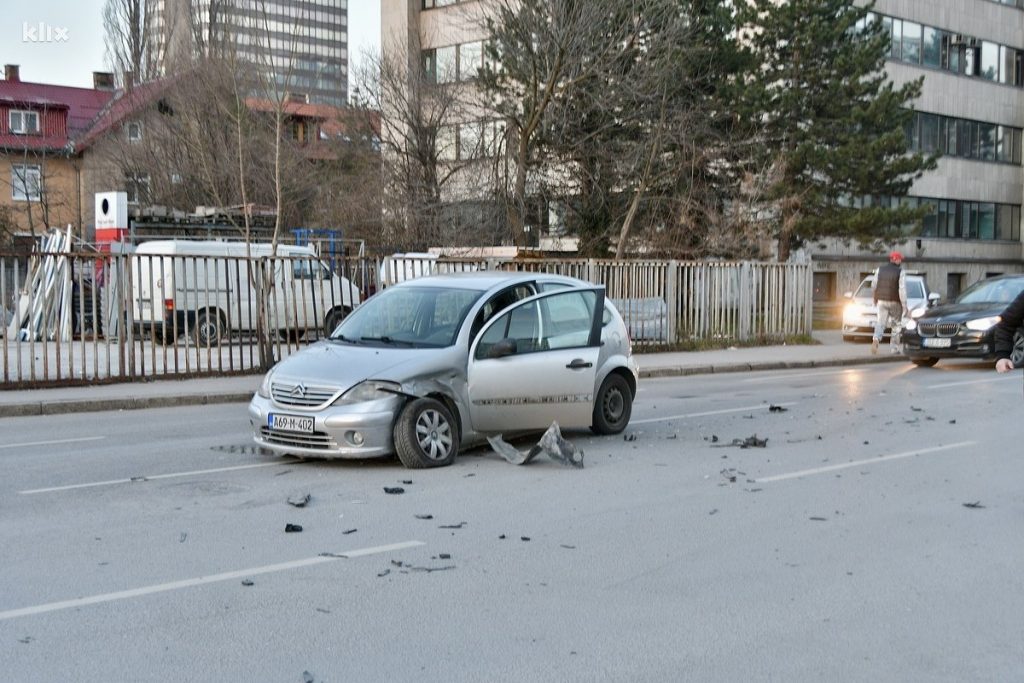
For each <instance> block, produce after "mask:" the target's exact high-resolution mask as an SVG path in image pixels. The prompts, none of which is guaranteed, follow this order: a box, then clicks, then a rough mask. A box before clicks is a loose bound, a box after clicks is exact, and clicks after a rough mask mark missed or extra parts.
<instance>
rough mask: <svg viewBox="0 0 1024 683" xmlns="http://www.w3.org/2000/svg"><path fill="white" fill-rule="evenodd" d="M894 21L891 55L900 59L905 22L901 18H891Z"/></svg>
mask: <svg viewBox="0 0 1024 683" xmlns="http://www.w3.org/2000/svg"><path fill="white" fill-rule="evenodd" d="M890 21H891V22H892V42H891V47H890V49H889V56H890V57H892V58H893V59H899V58H900V53H901V49H900V46H901V45H902V43H903V22H902V21H900V20H899V19H890Z"/></svg>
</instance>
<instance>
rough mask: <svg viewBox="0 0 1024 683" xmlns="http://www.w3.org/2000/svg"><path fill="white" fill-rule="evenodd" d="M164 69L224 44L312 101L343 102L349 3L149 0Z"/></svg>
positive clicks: (283, 88) (320, 0)
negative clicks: (215, 45)
mask: <svg viewBox="0 0 1024 683" xmlns="http://www.w3.org/2000/svg"><path fill="white" fill-rule="evenodd" d="M146 21H147V25H148V27H149V28H148V31H149V34H150V35H151V36H153V38H154V40H155V46H154V49H155V52H156V53H157V54H158V55H160V61H161V63H162V64H163V65H164V70H165V71H166V70H169V69H173V68H174V66H175V65H180V64H182V63H187V62H188V61H189V60H191V59H192V58H194V57H195V56H197V55H199V54H203V53H204V52H205V51H206V50H207V49H208V48H209V47H210V46H211V45H212V44H214V43H217V42H218V41H224V44H226V45H228V46H230V48H231V49H232V50H234V51H235V53H236V54H237V56H238V57H239V58H240V59H243V60H246V61H249V62H252V63H253V64H254V65H256V66H257V67H259V68H261V69H265V70H268V71H270V72H271V73H270V74H269V75H270V76H271V77H272V78H274V79H275V80H276V81H277V87H278V88H279V89H280V90H281V91H288V92H290V93H299V94H302V95H304V96H305V97H306V98H307V99H308V101H309V102H312V103H319V104H329V105H333V106H339V107H340V106H344V105H345V104H346V103H347V101H348V62H349V60H348V0H147V13H146Z"/></svg>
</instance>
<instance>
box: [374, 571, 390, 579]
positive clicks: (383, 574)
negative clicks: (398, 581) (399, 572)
mask: <svg viewBox="0 0 1024 683" xmlns="http://www.w3.org/2000/svg"><path fill="white" fill-rule="evenodd" d="M390 573H391V570H390V569H385V570H384V571H382V572H379V573H378V574H377V578H381V577H384V576H387V575H388V574H390Z"/></svg>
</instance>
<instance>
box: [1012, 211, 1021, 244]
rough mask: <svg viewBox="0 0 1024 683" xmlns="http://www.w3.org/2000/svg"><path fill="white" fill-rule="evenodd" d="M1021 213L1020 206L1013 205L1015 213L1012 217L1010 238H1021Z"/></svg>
mask: <svg viewBox="0 0 1024 683" xmlns="http://www.w3.org/2000/svg"><path fill="white" fill-rule="evenodd" d="M1020 215H1021V210H1020V207H1019V206H1015V207H1013V215H1012V216H1011V217H1010V239H1011V240H1019V239H1020Z"/></svg>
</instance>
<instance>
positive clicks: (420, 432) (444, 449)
mask: <svg viewBox="0 0 1024 683" xmlns="http://www.w3.org/2000/svg"><path fill="white" fill-rule="evenodd" d="M416 441H417V443H419V445H420V450H421V451H423V454H424V455H426V456H427V457H428V458H430V459H431V460H444V459H445V458H447V457H448V455H449V454H450V453H451V451H452V428H451V425H450V424H448V420H446V419H445V418H444V416H443V415H441V413H440V412H438V411H436V410H424V411H423V412H422V413H420V416H419V417H418V418H416Z"/></svg>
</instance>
